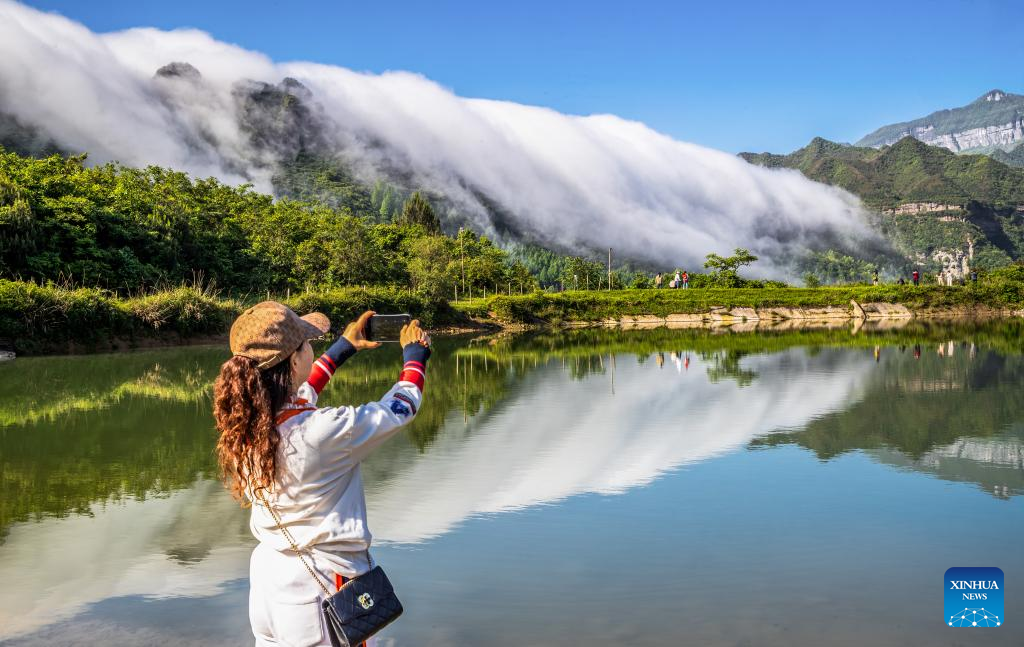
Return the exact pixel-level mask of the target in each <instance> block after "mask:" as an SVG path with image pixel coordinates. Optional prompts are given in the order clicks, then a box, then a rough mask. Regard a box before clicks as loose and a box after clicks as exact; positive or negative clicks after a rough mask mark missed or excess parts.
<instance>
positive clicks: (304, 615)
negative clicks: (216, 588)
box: [249, 544, 376, 647]
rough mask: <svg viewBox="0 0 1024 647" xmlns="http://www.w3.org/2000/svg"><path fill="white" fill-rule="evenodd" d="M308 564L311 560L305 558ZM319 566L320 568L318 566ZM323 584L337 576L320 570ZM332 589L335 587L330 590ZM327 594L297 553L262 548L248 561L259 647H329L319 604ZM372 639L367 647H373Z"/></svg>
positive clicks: (251, 616)
mask: <svg viewBox="0 0 1024 647" xmlns="http://www.w3.org/2000/svg"><path fill="white" fill-rule="evenodd" d="M306 560H307V562H308V561H309V558H308V557H307V558H306ZM317 566H319V565H317ZM317 571H318V573H319V574H320V575H321V576H322V577H323V579H324V583H325V584H326V583H327V582H333V581H334V574H333V573H325V572H323V571H321V570H320V569H319V568H317ZM330 588H333V587H330ZM323 599H324V592H323V590H322V589H320V587H318V586H317V585H316V582H314V581H313V578H311V577H310V576H309V572H308V571H307V570H306V568H305V567H304V566H303V565H302V561H301V560H300V559H299V558H298V557H297V556H296V555H295V554H294V553H281V552H278V551H276V550H274V549H272V548H267V547H265V546H263V544H259V545H257V546H256V548H255V549H254V550H253V551H252V557H251V558H250V560H249V622H250V623H251V624H252V633H253V636H255V637H256V647H264V646H266V645H285V646H287V647H330V645H331V641H330V638H328V636H327V627H326V626H325V624H324V619H323V611H322V610H321V608H320V604H321V602H322V601H323ZM375 642H376V641H375V640H374V639H373V638H371V639H370V640H369V641H368V643H367V647H373V646H374V644H375Z"/></svg>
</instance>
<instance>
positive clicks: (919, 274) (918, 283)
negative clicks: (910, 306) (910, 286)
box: [911, 270, 921, 285]
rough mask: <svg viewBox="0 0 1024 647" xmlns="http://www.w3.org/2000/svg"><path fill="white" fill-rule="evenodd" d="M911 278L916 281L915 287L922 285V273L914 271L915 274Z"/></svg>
mask: <svg viewBox="0 0 1024 647" xmlns="http://www.w3.org/2000/svg"><path fill="white" fill-rule="evenodd" d="M911 276H912V277H913V279H914V285H920V284H921V273H920V272H918V271H917V270H914V273H913V274H912V275H911Z"/></svg>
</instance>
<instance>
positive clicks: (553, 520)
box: [0, 324, 1024, 646]
mask: <svg viewBox="0 0 1024 647" xmlns="http://www.w3.org/2000/svg"><path fill="white" fill-rule="evenodd" d="M1019 333H1020V327H1019V326H1018V325H1016V324H1006V325H993V324H990V325H986V326H981V327H972V326H956V327H941V326H924V325H917V324H914V325H911V326H910V327H908V328H907V329H904V330H900V331H874V332H872V331H867V330H860V331H857V333H856V334H851V332H850V331H848V330H832V331H789V332H774V333H745V334H743V333H730V332H725V333H722V332H710V331H702V330H698V331H670V330H663V329H662V330H653V331H607V330H582V331H575V332H570V333H564V334H545V335H527V336H520V337H507V338H495V339H477V340H473V339H467V338H456V339H445V340H441V341H440V342H439V343H438V344H437V349H436V351H435V354H434V358H433V359H432V360H431V362H430V364H431V365H430V371H429V373H430V375H429V378H428V385H427V393H426V401H425V404H424V407H423V411H422V412H421V414H420V416H419V418H418V419H417V420H416V421H415V422H414V423H413V425H412V426H411V427H410V428H409V429H408V430H407V431H405V432H404V433H403V434H402V435H401V436H400V437H398V438H396V439H394V440H393V441H391V442H390V443H389V444H387V445H386V446H384V447H383V448H382V449H381V450H380V451H379V452H378V453H377V454H376V455H374V456H373V457H372V458H371V459H370V460H369V461H368V462H367V464H366V465H365V480H366V482H367V498H368V504H369V508H370V511H369V515H370V527H371V529H372V530H373V532H374V535H375V545H376V546H377V548H376V552H375V555H376V557H377V559H378V560H379V561H380V562H381V563H382V564H384V565H385V566H386V568H387V569H388V572H389V574H390V575H391V577H392V579H393V580H394V582H395V585H396V587H397V589H398V591H399V594H400V596H401V598H402V600H403V602H404V604H405V606H406V614H405V615H404V616H403V617H402V619H401V620H400V621H399V622H398V623H396V624H395V625H393V626H392V627H390V628H388V629H387V630H386V631H385V632H384V634H382V641H381V642H382V643H383V644H386V645H399V646H401V645H483V644H487V645H491V644H493V645H555V644H565V645H571V644H588V645H620V644H636V645H678V644H680V643H682V642H686V643H690V644H710V645H717V644H721V645H737V644H756V645H822V644H835V645H862V644H865V643H875V644H894V645H895V644H937V645H946V644H949V645H953V644H962V643H963V642H964V641H965V640H968V639H969V640H970V641H971V642H972V643H974V642H979V643H984V644H1014V645H1018V644H1021V642H1022V641H1024V630H1022V629H1020V627H1024V621H1022V620H1021V617H1022V615H1024V614H1022V613H1021V612H1022V610H1024V609H1022V608H1024V603H1021V602H1020V600H1021V597H1020V596H1017V595H1015V594H1014V590H1015V589H1016V587H1017V586H1019V584H1018V583H1019V582H1024V556H1022V551H1021V550H1020V548H1019V541H1020V540H1019V537H1020V536H1021V532H1022V530H1024V508H1022V502H1021V501H1022V500H1021V493H1022V490H1024V426H1022V423H1024V395H1022V394H1024V390H1022V387H1024V356H1022V354H1021V351H1022V350H1024V344H1022V342H1021V341H1020V339H1021V337H1020V334H1019ZM224 359H225V351H224V349H221V348H199V347H193V348H180V349H171V350H159V351H144V352H137V353H122V354H116V355H94V356H79V357H53V358H26V359H18V360H16V361H15V362H10V363H6V364H3V365H0V487H2V490H0V582H3V584H4V585H3V587H2V588H0V642H2V643H3V644H5V645H7V644H9V645H60V644H76V645H90V644H95V645H106V644H115V643H119V644H147V645H158V644H168V645H170V644H174V645H245V644H251V642H252V639H251V635H250V633H249V628H248V618H247V615H246V613H247V603H246V600H247V594H248V582H247V574H248V556H249V553H250V551H251V550H252V547H253V539H252V537H251V536H250V534H249V532H248V529H247V526H246V522H247V513H246V512H245V511H243V510H241V509H240V508H239V507H238V506H237V505H236V504H235V503H234V502H233V501H232V500H231V499H230V497H229V496H228V495H227V493H226V492H225V491H224V490H223V488H222V487H221V486H220V484H219V483H218V482H217V481H216V464H215V461H214V457H213V446H214V442H215V434H214V432H213V429H212V420H211V416H210V391H211V384H212V380H213V378H214V377H215V375H216V371H217V368H218V366H219V364H220V362H222V361H223V360H224ZM399 363H400V362H399V357H398V353H397V349H393V348H392V349H385V350H379V351H374V352H368V353H362V354H360V355H359V356H357V357H356V358H355V359H353V360H351V361H350V362H349V363H348V364H346V365H345V367H344V368H343V369H342V371H340V372H339V374H338V375H336V376H335V379H334V380H333V381H332V383H331V385H330V386H329V387H328V390H327V391H326V392H325V393H324V395H323V396H322V403H326V404H332V403H333V404H341V403H353V402H362V401H366V400H369V399H372V398H376V397H379V396H380V395H381V394H383V392H384V391H385V390H386V389H387V388H388V386H389V385H390V383H391V381H392V380H393V379H394V378H395V376H396V373H397V370H398V368H399ZM951 566H998V567H1000V568H1002V569H1003V571H1004V572H1005V574H1006V582H1007V587H1008V588H1009V589H1010V591H1009V592H1008V593H1007V594H1006V612H1005V616H1006V623H1005V624H1004V626H1003V627H1000V628H998V629H991V630H984V631H982V632H972V633H970V634H967V635H965V634H963V633H962V630H954V629H949V628H948V627H946V626H945V625H944V624H943V621H942V614H943V610H942V575H943V573H944V572H945V570H946V569H947V568H949V567H951ZM69 636H72V638H69Z"/></svg>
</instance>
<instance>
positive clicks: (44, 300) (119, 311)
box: [0, 280, 477, 355]
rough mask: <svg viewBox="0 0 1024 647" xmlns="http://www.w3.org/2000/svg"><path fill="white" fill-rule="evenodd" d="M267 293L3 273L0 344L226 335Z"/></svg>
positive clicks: (426, 306)
mask: <svg viewBox="0 0 1024 647" xmlns="http://www.w3.org/2000/svg"><path fill="white" fill-rule="evenodd" d="M270 297H271V298H273V299H277V300H279V301H282V302H284V303H286V304H288V306H290V307H291V308H293V309H294V310H295V311H296V312H300V313H306V312H314V311H318V312H323V313H324V314H326V315H327V316H328V317H330V319H331V322H332V323H333V324H335V325H341V324H343V323H344V322H347V321H351V320H352V319H355V318H356V317H357V316H358V315H359V314H361V313H362V312H364V311H365V310H377V311H378V312H410V313H415V315H416V316H417V317H419V318H420V319H421V321H423V323H424V325H426V326H428V327H430V328H432V329H438V328H441V329H459V328H463V327H466V326H475V325H477V324H474V322H473V321H472V320H471V319H470V318H469V317H468V316H466V315H465V314H464V313H462V312H460V311H457V310H455V309H453V308H451V307H450V306H449V305H448V304H447V303H444V302H441V303H438V302H432V301H429V300H427V299H425V298H423V297H421V296H419V295H417V294H414V293H412V292H409V291H408V290H398V289H391V288H368V289H362V288H343V289H336V290H330V291H327V292H320V293H300V294H297V295H292V296H281V295H270ZM265 298H266V295H258V296H256V297H249V298H241V299H240V298H230V297H224V296H221V295H219V294H217V293H216V292H215V291H212V290H210V289H204V288H201V287H196V286H180V287H176V288H173V289H169V290H164V291H159V292H154V293H152V294H146V295H140V296H136V297H118V296H116V295H114V294H112V293H110V292H109V291H106V290H101V289H97V288H64V287H60V286H56V285H52V284H51V285H38V284H35V283H29V282H24V281H7V280H0V350H13V351H14V352H16V353H17V354H19V355H22V354H26V355H39V354H49V353H76V352H93V351H109V350H119V349H125V348H145V347H152V346H173V345H183V344H189V343H203V342H211V341H223V340H226V339H227V333H228V330H229V329H230V327H231V322H232V321H234V319H235V317H237V316H238V314H239V313H240V312H241V311H242V310H243V309H244V308H246V307H248V306H250V305H252V304H254V303H256V302H258V301H262V300H264V299H265Z"/></svg>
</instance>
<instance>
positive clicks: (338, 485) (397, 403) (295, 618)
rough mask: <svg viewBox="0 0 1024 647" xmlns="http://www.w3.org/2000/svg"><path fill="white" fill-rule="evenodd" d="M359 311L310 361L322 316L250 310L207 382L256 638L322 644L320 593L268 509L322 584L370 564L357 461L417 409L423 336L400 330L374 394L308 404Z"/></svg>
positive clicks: (426, 347)
mask: <svg viewBox="0 0 1024 647" xmlns="http://www.w3.org/2000/svg"><path fill="white" fill-rule="evenodd" d="M373 314H374V313H373V312H365V313H363V315H362V316H360V317H359V319H358V320H356V321H355V322H354V323H351V324H349V326H348V327H347V328H346V329H345V332H344V333H343V335H342V336H341V337H340V338H339V339H338V340H337V341H336V342H335V343H334V344H333V345H332V346H331V347H330V348H329V349H328V350H327V352H326V353H324V354H323V355H321V356H320V358H319V359H317V360H316V361H315V362H314V361H313V349H312V347H311V346H310V343H309V340H310V339H315V338H317V337H320V336H322V335H323V334H324V333H326V332H327V330H328V329H329V328H330V322H329V321H328V319H327V317H325V316H324V315H322V314H320V313H312V314H309V315H306V316H304V317H299V316H298V315H296V314H295V313H294V312H292V311H291V310H290V309H289V308H287V307H285V306H284V305H282V304H280V303H275V302H273V301H265V302H263V303H260V304H259V305H256V306H254V307H252V308H249V309H248V310H246V311H245V312H243V313H242V315H241V316H239V317H238V319H237V320H236V321H235V323H234V324H233V325H232V326H231V340H230V344H231V352H232V354H233V357H232V358H231V359H229V360H228V361H227V362H225V363H224V365H223V366H221V370H220V375H219V376H218V377H217V382H216V384H215V386H214V418H215V419H216V422H217V429H218V430H219V431H220V440H219V441H218V443H217V454H218V458H219V460H220V465H221V469H222V471H223V475H224V478H225V481H226V483H227V485H228V487H229V489H230V490H231V493H232V495H234V496H235V497H236V498H237V499H238V500H239V501H240V502H241V503H242V505H243V506H245V505H247V504H250V503H255V504H256V505H254V506H253V507H252V516H251V517H250V522H249V526H250V528H251V530H252V532H253V534H254V535H255V536H256V538H257V539H258V540H259V544H258V545H257V546H256V548H255V549H254V550H253V553H252V559H251V560H250V568H249V582H250V590H249V620H250V622H251V623H252V630H253V634H254V635H255V637H256V644H257V645H294V646H306V645H329V644H330V641H329V639H328V636H327V633H326V628H325V627H324V625H323V619H322V612H321V610H320V600H321V599H322V590H321V588H320V586H318V584H317V582H315V581H314V580H313V578H312V577H311V575H312V574H311V573H310V572H309V571H307V570H306V568H305V566H304V565H303V563H302V560H301V559H300V557H299V553H296V552H295V551H294V550H293V549H292V547H291V545H290V543H289V541H288V539H287V537H286V536H285V535H284V533H282V532H281V529H280V527H279V526H278V524H277V522H276V521H275V519H274V515H273V514H272V512H271V511H270V510H268V506H272V507H273V512H276V514H277V516H278V517H279V518H280V520H281V523H282V525H283V526H284V527H285V528H287V529H288V532H289V533H290V534H291V536H292V538H293V539H294V541H295V542H296V544H297V546H298V548H299V550H300V551H301V553H302V555H303V556H305V558H306V562H308V563H309V564H310V565H311V566H312V568H313V570H314V571H315V575H316V576H318V577H319V578H321V580H322V581H323V582H324V583H329V584H330V586H331V589H332V590H333V589H336V588H341V585H342V584H343V583H344V582H346V581H347V579H348V578H352V577H355V576H357V575H361V574H362V573H365V572H366V571H368V570H369V569H370V556H369V548H370V541H371V535H370V531H369V530H368V528H367V524H366V501H365V498H364V494H363V481H362V476H361V474H360V470H359V464H360V462H361V461H362V460H363V459H364V458H366V457H367V456H368V455H369V454H370V452H372V451H373V450H374V449H376V448H377V447H379V446H380V445H381V443H383V442H384V441H386V440H387V439H388V438H390V437H391V436H393V435H395V433H396V432H397V431H398V430H399V429H400V428H401V427H402V426H403V425H405V424H406V423H408V422H409V421H410V420H412V419H413V417H415V415H416V411H417V410H418V409H419V406H420V400H421V398H422V394H423V381H424V378H425V375H426V373H425V371H426V364H427V359H428V358H429V357H430V337H429V336H428V335H427V334H426V333H425V332H424V331H423V330H422V329H421V328H420V326H419V322H418V321H415V320H414V321H412V322H411V323H409V324H408V325H407V326H405V327H403V328H402V332H401V343H402V354H403V360H404V364H403V367H402V371H401V372H400V373H399V376H398V382H397V383H396V384H395V385H394V386H393V387H391V390H389V391H388V392H387V394H385V396H384V397H383V398H382V399H381V400H379V401H378V402H371V403H369V404H364V405H361V406H357V407H352V406H342V407H322V408H318V407H317V406H316V402H317V396H318V395H319V394H320V392H321V391H322V390H323V388H324V386H325V385H326V384H327V382H328V380H330V378H331V376H332V375H333V374H334V372H335V371H336V370H337V369H338V368H339V367H340V366H341V364H342V363H343V362H345V360H347V359H348V358H349V357H351V356H352V355H354V354H355V353H356V352H358V351H360V350H364V349H368V348H376V347H377V346H379V345H380V344H379V343H378V342H371V341H367V340H366V338H365V335H364V332H363V331H364V328H365V326H366V321H367V319H369V318H370V317H371V316H372V315H373Z"/></svg>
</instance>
